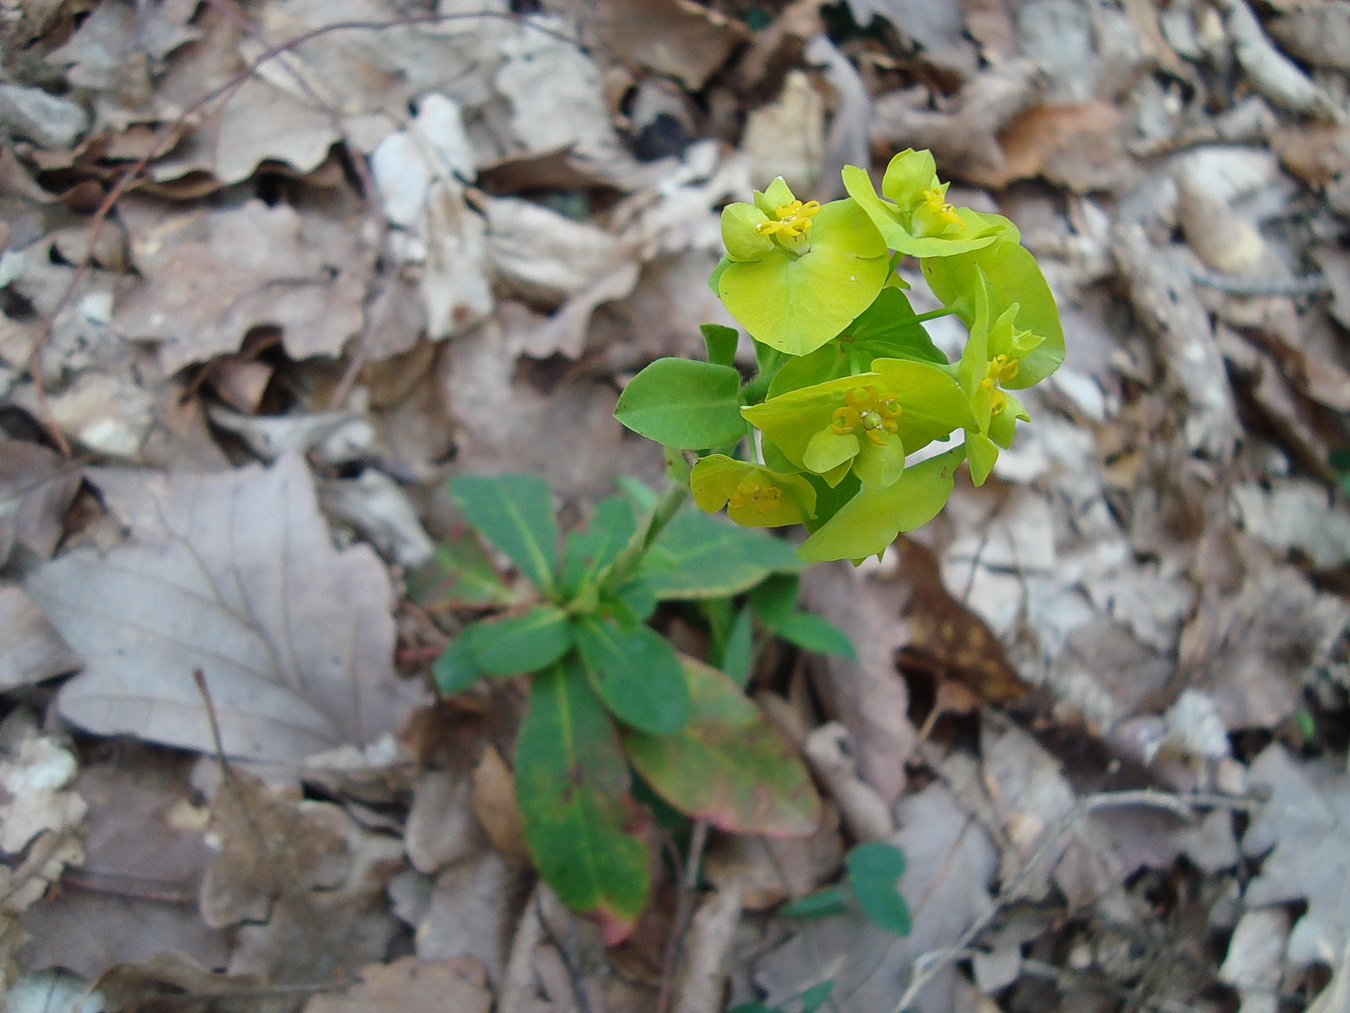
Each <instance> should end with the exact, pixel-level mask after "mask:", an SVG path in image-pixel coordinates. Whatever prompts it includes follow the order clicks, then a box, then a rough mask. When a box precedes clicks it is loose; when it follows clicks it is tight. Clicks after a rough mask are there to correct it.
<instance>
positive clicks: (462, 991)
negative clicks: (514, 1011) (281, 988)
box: [304, 957, 492, 1013]
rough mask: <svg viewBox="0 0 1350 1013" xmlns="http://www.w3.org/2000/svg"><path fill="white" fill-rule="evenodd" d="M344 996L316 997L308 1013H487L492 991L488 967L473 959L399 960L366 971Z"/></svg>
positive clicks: (307, 1008) (409, 958)
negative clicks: (486, 977)
mask: <svg viewBox="0 0 1350 1013" xmlns="http://www.w3.org/2000/svg"><path fill="white" fill-rule="evenodd" d="M360 979H361V980H360V981H359V982H358V983H357V984H355V985H353V986H352V987H351V988H349V989H347V990H346V991H345V992H338V993H330V994H327V995H316V996H315V997H314V998H312V999H310V1000H309V1002H307V1003H305V1008H304V1013H369V1011H370V1010H380V1011H381V1013H445V1011H453V1013H488V1010H490V1009H491V1008H492V993H491V991H489V989H488V987H487V981H486V979H485V977H484V974H483V965H482V964H481V963H479V962H478V961H477V960H475V959H474V958H473V957H457V958H456V959H454V960H420V959H418V958H417V957H399V958H398V959H397V960H395V961H394V962H393V963H389V964H370V965H368V966H366V967H364V968H362V969H361V972H360Z"/></svg>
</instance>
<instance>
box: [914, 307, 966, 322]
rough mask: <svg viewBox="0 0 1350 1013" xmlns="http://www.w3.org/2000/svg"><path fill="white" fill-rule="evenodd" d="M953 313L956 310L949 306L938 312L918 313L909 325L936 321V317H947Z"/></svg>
mask: <svg viewBox="0 0 1350 1013" xmlns="http://www.w3.org/2000/svg"><path fill="white" fill-rule="evenodd" d="M955 312H956V310H954V309H952V308H951V307H950V306H944V307H942V309H940V310H929V311H928V312H927V313H920V314H919V315H918V316H916V317H915V318H914V319H913V320H911V321H910V323H914V324H922V323H924V322H926V321H928V320H936V319H938V317H949V316H951V315H952V314H953V313H955Z"/></svg>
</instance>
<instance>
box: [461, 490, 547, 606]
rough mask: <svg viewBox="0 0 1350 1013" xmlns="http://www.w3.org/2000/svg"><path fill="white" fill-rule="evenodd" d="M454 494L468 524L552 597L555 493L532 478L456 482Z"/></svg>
mask: <svg viewBox="0 0 1350 1013" xmlns="http://www.w3.org/2000/svg"><path fill="white" fill-rule="evenodd" d="M450 494H451V495H452V496H453V497H454V499H455V502H457V503H458V504H459V508H460V509H461V510H462V511H463V512H464V517H465V519H466V520H467V521H468V522H469V523H470V524H472V525H473V526H474V527H476V528H477V529H478V530H479V531H481V532H482V533H483V535H484V536H485V537H486V538H487V539H488V540H489V541H491V542H492V544H493V545H495V546H497V548H499V549H501V550H502V551H503V552H505V553H506V555H507V557H508V558H509V559H510V560H511V562H513V563H515V564H516V566H518V567H520V570H521V572H522V573H524V574H525V576H527V577H529V578H530V580H532V581H534V583H535V586H537V587H538V588H540V589H541V590H543V591H545V592H547V593H551V592H552V591H553V587H554V583H553V574H554V571H556V570H557V568H558V526H557V523H556V522H555V521H554V519H553V492H552V490H550V489H549V487H548V483H547V482H545V481H544V480H543V479H542V478H537V477H535V476H534V475H499V476H495V477H488V478H480V477H465V478H457V479H455V480H454V481H453V482H452V483H451V484H450Z"/></svg>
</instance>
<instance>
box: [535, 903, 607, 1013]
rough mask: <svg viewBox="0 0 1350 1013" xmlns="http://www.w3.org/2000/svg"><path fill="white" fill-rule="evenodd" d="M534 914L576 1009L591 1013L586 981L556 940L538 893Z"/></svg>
mask: <svg viewBox="0 0 1350 1013" xmlns="http://www.w3.org/2000/svg"><path fill="white" fill-rule="evenodd" d="M534 913H535V916H536V917H537V918H538V919H539V927H540V928H541V929H543V932H544V939H545V940H546V941H547V942H548V944H549V945H550V946H552V947H553V949H554V950H556V951H557V953H558V959H559V960H561V961H562V965H563V970H564V971H566V972H567V981H568V983H569V984H570V985H571V986H572V995H573V998H575V999H576V1003H577V1009H578V1010H580V1013H593V1011H592V1010H591V997H590V995H588V994H587V992H586V979H585V978H584V977H582V974H581V968H579V967H577V965H576V962H575V961H574V960H573V959H572V954H571V953H570V952H569V950H568V948H567V947H566V946H564V945H563V942H562V940H561V939H559V938H558V934H557V933H556V932H554V931H553V926H552V925H551V924H550V923H549V920H548V918H547V917H546V916H545V914H544V905H543V899H542V897H541V896H540V893H539V891H536V892H535V895H534Z"/></svg>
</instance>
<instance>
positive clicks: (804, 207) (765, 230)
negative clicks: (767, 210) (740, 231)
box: [755, 200, 820, 239]
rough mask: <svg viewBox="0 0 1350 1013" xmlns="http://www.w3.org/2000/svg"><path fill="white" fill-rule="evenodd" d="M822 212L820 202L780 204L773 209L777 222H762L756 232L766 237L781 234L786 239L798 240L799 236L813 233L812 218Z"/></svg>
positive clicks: (797, 201)
mask: <svg viewBox="0 0 1350 1013" xmlns="http://www.w3.org/2000/svg"><path fill="white" fill-rule="evenodd" d="M819 210H820V201H815V200H812V201H806V202H805V203H802V202H801V201H799V200H794V201H789V202H788V203H787V204H779V205H778V207H776V208H774V209H773V214H774V218H776V219H777V221H768V222H760V223H759V224H758V225H756V226H755V231H756V232H759V233H761V234H763V235H766V236H772V235H776V234H779V233H781V234H782V235H783V236H784V238H788V239H796V238H797V237H799V236H804V235H806V234H807V233H808V232H809V231H811V225H812V224H813V223H812V221H811V216H812V215H814V214H815V213H816V212H817V211H819Z"/></svg>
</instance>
